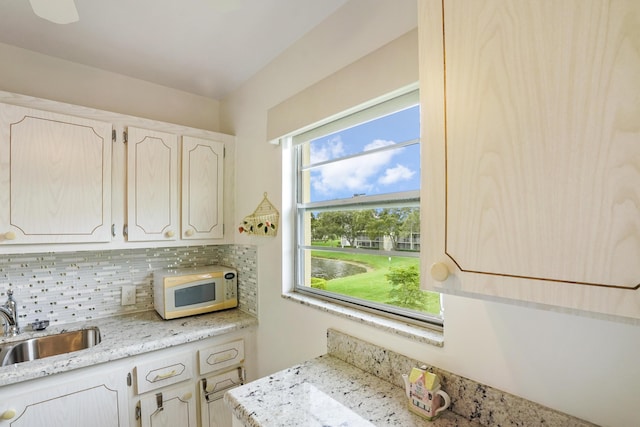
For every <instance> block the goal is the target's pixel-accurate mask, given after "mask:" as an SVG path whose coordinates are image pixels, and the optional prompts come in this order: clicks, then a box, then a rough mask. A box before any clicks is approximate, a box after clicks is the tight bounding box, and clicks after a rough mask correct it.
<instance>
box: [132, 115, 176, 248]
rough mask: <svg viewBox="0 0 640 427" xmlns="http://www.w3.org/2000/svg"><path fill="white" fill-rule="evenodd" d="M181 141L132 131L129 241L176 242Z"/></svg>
mask: <svg viewBox="0 0 640 427" xmlns="http://www.w3.org/2000/svg"><path fill="white" fill-rule="evenodd" d="M178 177H179V172H178V138H177V136H176V135H173V134H169V133H164V132H157V131H151V130H146V129H139V128H134V127H129V128H128V134H127V228H128V234H127V240H129V241H154V240H158V241H160V240H175V239H176V238H177V237H178V235H177V231H178V226H179V220H178Z"/></svg>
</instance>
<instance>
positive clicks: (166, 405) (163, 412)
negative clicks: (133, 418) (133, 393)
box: [136, 383, 198, 427]
mask: <svg viewBox="0 0 640 427" xmlns="http://www.w3.org/2000/svg"><path fill="white" fill-rule="evenodd" d="M196 403H197V399H196V395H195V385H194V384H193V383H185V384H184V385H180V386H173V387H170V388H167V389H163V390H162V391H159V392H157V393H151V394H148V395H145V396H144V397H142V398H141V399H140V403H139V404H138V408H139V417H140V425H141V426H142V427H175V426H181V427H197V426H198V419H197V417H196ZM136 411H138V409H136Z"/></svg>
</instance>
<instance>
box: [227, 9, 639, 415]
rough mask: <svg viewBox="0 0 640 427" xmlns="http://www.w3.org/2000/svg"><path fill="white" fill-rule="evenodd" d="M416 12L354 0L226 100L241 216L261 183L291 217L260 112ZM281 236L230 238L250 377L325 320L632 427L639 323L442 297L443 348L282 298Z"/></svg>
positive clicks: (296, 352) (307, 345)
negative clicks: (252, 352) (253, 299)
mask: <svg viewBox="0 0 640 427" xmlns="http://www.w3.org/2000/svg"><path fill="white" fill-rule="evenodd" d="M412 19H413V23H411V20H412ZM415 20H416V14H415V4H414V1H413V0H403V1H393V2H384V1H375V2H373V1H371V0H353V1H351V2H349V3H347V5H346V6H345V7H344V8H342V9H341V10H339V11H338V12H337V14H336V15H334V16H332V17H330V18H329V19H328V20H327V21H325V22H324V23H322V24H321V25H320V26H318V27H317V28H316V29H314V31H312V32H311V33H310V34H308V35H307V36H306V37H304V38H303V39H301V40H300V41H299V42H298V43H296V44H295V45H294V46H292V47H291V48H290V49H289V50H287V51H286V52H284V53H283V54H282V55H281V56H280V57H279V58H277V59H276V60H275V61H274V62H272V63H271V64H270V65H269V66H267V67H266V68H265V69H263V70H262V71H261V72H260V73H259V74H258V75H257V76H255V77H254V78H253V79H252V80H251V81H249V82H248V83H247V84H245V85H244V86H243V87H241V88H240V89H239V90H237V91H236V92H235V93H233V94H232V95H231V96H229V97H228V98H227V99H226V100H224V101H223V103H222V105H221V125H222V131H224V132H228V133H234V134H235V135H236V136H237V152H236V154H237V159H238V165H237V175H236V183H237V189H238V191H237V195H236V214H237V217H238V218H237V221H240V219H241V218H242V217H243V216H244V215H246V214H249V213H251V212H252V211H253V210H254V209H255V207H256V205H257V204H258V203H259V202H260V201H261V199H262V193H263V192H265V191H267V192H268V193H269V198H270V199H271V201H272V202H273V203H274V205H276V206H277V207H279V208H280V207H282V210H281V215H282V223H283V224H284V223H287V221H288V220H289V219H290V218H289V216H288V214H287V210H286V199H287V197H288V192H287V190H286V189H287V188H288V187H289V182H287V181H288V180H287V181H285V182H283V179H282V158H281V148H280V147H277V146H273V145H269V144H268V143H267V139H268V137H267V111H268V110H269V109H272V108H273V107H275V106H276V105H278V104H280V103H282V102H283V101H285V100H286V99H288V98H290V97H292V96H294V95H296V94H297V93H298V92H300V91H301V90H303V89H305V88H307V87H308V86H310V85H312V84H315V83H317V82H318V81H319V80H321V79H323V78H327V77H329V76H331V75H332V74H333V73H335V72H336V71H338V70H340V69H341V68H343V67H345V66H346V65H348V64H349V63H351V62H353V61H355V60H357V59H358V58H360V57H361V56H363V55H365V54H367V53H369V52H371V51H372V50H374V49H376V48H377V47H379V46H382V45H383V44H385V43H387V42H388V41H390V40H392V39H394V38H395V37H399V36H400V35H402V34H404V33H405V32H406V31H407V30H409V29H410V28H411V27H412V26H415V25H416V22H415ZM416 54H417V52H416ZM362 82H363V84H367V76H366V75H363V76H362ZM327 99H331V96H329V97H327ZM335 102H337V101H335ZM283 188H284V189H285V190H284V191H285V194H283ZM283 198H284V200H283ZM283 201H284V202H285V203H284V204H283ZM283 239H284V240H283ZM287 239H288V235H287V232H286V230H285V229H282V228H281V230H280V232H279V234H278V237H277V238H275V239H271V238H258V237H247V236H245V235H236V242H238V243H252V244H256V245H257V246H258V287H259V313H260V319H259V320H260V326H259V330H258V335H257V339H258V349H259V370H258V372H257V375H258V376H264V375H267V374H269V373H272V372H274V371H276V370H279V369H282V368H285V367H287V366H290V365H292V364H294V363H298V362H301V361H303V360H306V359H309V358H313V357H315V356H317V355H320V354H323V353H325V351H326V330H327V328H336V329H339V330H342V331H344V332H346V333H349V334H351V335H354V336H356V337H359V338H362V339H365V340H367V341H370V342H374V343H376V344H379V345H383V346H386V347H391V348H392V349H393V350H395V351H398V352H400V353H403V354H406V355H408V356H410V357H413V358H416V359H419V360H424V361H425V362H427V363H430V364H433V365H436V366H439V367H440V368H443V369H446V370H449V371H451V372H454V373H456V374H459V375H463V376H466V377H468V378H471V379H473V380H476V381H479V382H481V383H485V384H488V385H491V386H493V387H496V388H498V389H501V390H504V391H507V392H511V393H514V394H516V395H519V396H522V397H525V398H528V399H530V400H533V401H536V402H539V403H541V404H544V405H546V406H549V407H552V408H554V409H557V410H560V411H562V412H566V413H569V414H571V415H574V416H577V417H580V418H583V419H586V420H589V421H592V422H594V423H597V424H600V425H608V426H621V427H626V426H632V425H638V422H639V421H638V420H639V419H640V417H639V416H638V415H637V409H636V407H635V406H637V403H638V402H640V363H638V361H637V355H638V354H640V327H639V326H638V323H637V322H636V323H632V324H626V323H623V322H614V321H605V320H597V319H594V318H589V317H582V316H578V315H571V314H563V313H558V312H551V311H545V310H542V309H536V308H526V307H522V306H516V305H507V304H502V303H497V302H483V301H477V300H472V299H468V298H462V297H454V296H445V310H446V320H445V321H446V326H445V345H444V348H436V347H433V346H429V345H425V344H419V343H416V342H412V341H410V340H408V339H404V338H401V337H398V336H395V335H392V334H387V333H384V332H380V331H379V330H376V329H374V328H371V327H368V326H364V325H361V324H359V323H357V322H353V321H349V320H346V319H343V318H340V317H336V316H333V315H331V314H328V313H325V312H321V311H317V310H315V309H313V308H309V307H306V306H303V305H299V304H298V303H296V302H293V301H290V300H285V299H283V298H281V296H280V295H281V291H282V288H283V285H284V286H289V285H290V283H291V280H292V278H291V271H290V266H291V263H290V259H291V254H290V253H289V251H290V244H289V243H288V240H287ZM283 250H284V251H286V252H285V253H284V254H283ZM283 266H284V267H283ZM252 376H253V377H255V375H252Z"/></svg>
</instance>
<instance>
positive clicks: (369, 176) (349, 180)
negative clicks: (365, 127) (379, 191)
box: [311, 138, 406, 194]
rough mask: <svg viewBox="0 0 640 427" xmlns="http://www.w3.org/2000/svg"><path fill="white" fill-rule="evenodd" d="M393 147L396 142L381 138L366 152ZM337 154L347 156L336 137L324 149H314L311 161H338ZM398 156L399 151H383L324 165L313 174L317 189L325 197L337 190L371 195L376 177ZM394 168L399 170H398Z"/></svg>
mask: <svg viewBox="0 0 640 427" xmlns="http://www.w3.org/2000/svg"><path fill="white" fill-rule="evenodd" d="M392 144H395V143H394V142H393V141H386V140H380V139H378V140H374V141H372V142H371V143H369V144H367V145H366V146H365V147H364V151H369V150H373V149H375V148H379V147H384V146H387V145H392ZM338 153H339V155H344V146H343V143H342V141H341V140H340V139H339V138H336V139H334V140H332V141H328V143H327V144H325V145H324V146H323V147H322V149H321V150H314V152H312V153H311V158H312V159H313V161H315V162H317V161H322V160H320V159H324V160H328V159H331V158H335V155H336V154H338ZM395 154H397V151H396V150H391V151H382V152H379V153H372V154H369V155H366V156H363V157H359V158H354V159H347V160H343V161H340V162H336V163H332V164H329V165H326V166H323V167H321V168H320V169H319V170H318V173H317V175H314V181H313V185H314V189H315V190H317V191H319V192H321V193H323V194H332V193H336V192H338V191H341V192H342V191H349V192H353V193H369V192H371V191H372V189H373V188H374V185H375V181H376V178H377V177H378V175H379V174H380V173H382V172H383V171H384V170H385V168H386V167H387V165H388V164H389V163H391V160H392V158H393V156H394V155H395ZM394 169H398V167H396V168H394ZM405 169H406V168H405ZM405 175H406V173H405ZM385 176H386V175H385Z"/></svg>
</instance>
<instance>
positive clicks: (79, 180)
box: [0, 91, 234, 254]
mask: <svg viewBox="0 0 640 427" xmlns="http://www.w3.org/2000/svg"><path fill="white" fill-rule="evenodd" d="M233 142H234V137H233V136H231V135H225V134H222V133H219V132H212V131H207V130H203V129H194V128H190V127H186V126H181V125H177V124H172V123H165V122H159V121H155V120H148V119H144V118H140V117H133V116H128V115H124V114H119V113H113V112H108V111H102V110H95V109H91V108H86V107H82V106H77V105H71V104H64V103H60V102H55V101H50V100H46V99H38V98H33V97H29V96H25V95H19V94H14V93H9V92H3V91H0V253H3V254H9V253H14V252H16V251H19V252H21V253H27V252H29V253H40V252H50V251H53V250H55V251H56V252H63V251H74V252H75V251H82V250H104V249H106V250H109V249H124V248H133V247H136V248H141V247H148V246H149V244H150V243H149V242H153V245H154V246H158V247H175V246H189V245H203V244H212V243H230V242H231V240H232V236H231V235H230V234H227V235H225V234H224V227H223V218H224V217H227V218H232V217H233V216H234V215H233V203H225V199H229V200H230V199H231V198H232V197H233V191H234V190H233V188H234V175H233V167H232V166H233V163H234V147H233ZM225 165H226V166H225ZM230 166H231V167H230Z"/></svg>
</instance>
